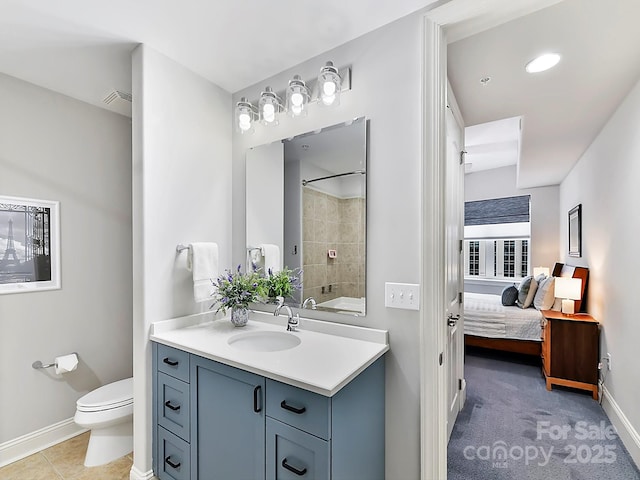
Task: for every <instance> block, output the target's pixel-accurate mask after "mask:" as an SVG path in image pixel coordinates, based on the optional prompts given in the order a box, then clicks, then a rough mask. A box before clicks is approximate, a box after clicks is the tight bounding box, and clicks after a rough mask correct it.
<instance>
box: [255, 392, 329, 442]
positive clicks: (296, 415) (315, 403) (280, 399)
mask: <svg viewBox="0 0 640 480" xmlns="http://www.w3.org/2000/svg"><path fill="white" fill-rule="evenodd" d="M266 397H267V409H266V413H267V416H269V417H272V418H275V419H278V420H280V421H281V422H284V423H286V424H289V425H291V426H293V427H296V428H299V429H300V430H304V431H305V432H309V433H311V434H313V435H315V436H317V437H320V438H324V439H326V440H328V439H329V438H331V432H330V425H331V399H330V398H329V397H324V396H322V395H319V394H317V393H313V392H309V391H308V390H302V389H301V388H297V387H292V386H291V385H286V384H284V383H280V382H276V381H274V380H267V395H266Z"/></svg>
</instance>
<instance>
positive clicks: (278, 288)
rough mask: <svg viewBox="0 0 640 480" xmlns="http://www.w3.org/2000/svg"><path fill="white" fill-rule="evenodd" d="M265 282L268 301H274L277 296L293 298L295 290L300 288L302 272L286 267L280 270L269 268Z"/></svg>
mask: <svg viewBox="0 0 640 480" xmlns="http://www.w3.org/2000/svg"><path fill="white" fill-rule="evenodd" d="M263 282H264V294H265V296H266V297H267V301H269V302H274V301H275V299H276V298H277V297H282V298H291V297H293V293H294V292H295V290H298V289H300V272H299V271H295V270H291V269H289V268H286V267H285V268H284V269H282V270H280V271H279V272H273V271H272V270H271V269H269V270H268V271H267V274H266V275H265V276H264V278H263Z"/></svg>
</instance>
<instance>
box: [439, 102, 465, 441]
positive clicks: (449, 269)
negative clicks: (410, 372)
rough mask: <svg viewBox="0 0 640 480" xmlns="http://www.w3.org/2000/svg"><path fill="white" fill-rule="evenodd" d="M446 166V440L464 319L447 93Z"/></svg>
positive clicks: (459, 376) (460, 200) (460, 375)
mask: <svg viewBox="0 0 640 480" xmlns="http://www.w3.org/2000/svg"><path fill="white" fill-rule="evenodd" d="M448 96H449V102H448V104H449V106H448V108H447V112H446V137H447V142H446V148H447V150H446V152H447V157H446V165H445V185H446V188H445V194H444V195H445V201H444V204H445V252H446V253H445V255H446V257H445V289H444V290H445V296H446V297H445V301H446V303H445V305H446V311H445V314H446V317H447V318H446V320H447V325H448V331H447V343H446V351H445V359H446V364H445V365H446V366H447V394H448V395H447V401H448V403H447V408H448V418H447V438H449V437H450V436H451V431H452V430H453V425H454V424H455V421H456V418H457V417H458V413H459V412H460V409H461V408H462V405H463V403H464V318H463V315H462V314H463V308H462V291H463V286H464V284H463V275H462V272H463V270H462V239H463V225H462V223H463V210H464V195H463V193H464V190H463V185H464V162H463V153H462V151H463V150H464V137H463V130H462V127H461V126H460V123H461V122H459V121H458V119H456V115H454V113H453V108H455V100H454V99H453V95H452V93H451V91H450V90H449V92H448Z"/></svg>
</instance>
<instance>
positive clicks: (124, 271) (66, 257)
mask: <svg viewBox="0 0 640 480" xmlns="http://www.w3.org/2000/svg"><path fill="white" fill-rule="evenodd" d="M0 105H1V106H2V107H1V108H0V172H2V173H1V174H0V194H3V195H13V196H22V197H29V198H37V199H45V200H58V201H59V202H60V219H61V225H60V232H61V274H62V289H60V290H52V291H46V292H36V293H20V294H9V295H0V365H2V368H0V444H2V443H3V442H5V441H8V440H11V439H15V438H16V437H19V436H22V435H25V434H28V433H32V432H34V431H36V430H39V429H42V428H44V427H48V426H50V425H52V424H54V423H57V422H61V421H63V420H67V419H70V418H71V417H73V415H74V413H75V402H76V400H77V399H78V398H79V397H80V396H82V395H84V394H85V393H87V392H88V391H89V390H92V389H94V388H96V387H98V386H100V385H102V384H105V383H109V382H112V381H115V380H119V379H122V378H125V377H130V376H131V370H132V346H131V319H132V295H131V121H130V119H129V118H126V117H123V116H120V115H117V114H115V113H111V112H107V111H106V110H102V109H100V108H96V107H93V106H90V105H88V104H85V103H83V102H80V101H77V100H73V99H71V98H69V97H65V96H63V95H60V94H58V93H54V92H52V91H49V90H45V89H43V88H40V87H36V86H34V85H31V84H29V83H25V82H23V81H20V80H17V79H15V78H12V77H8V76H5V75H1V74H0ZM5 233H6V232H5ZM3 253H4V252H0V254H3ZM70 352H78V355H79V357H80V365H79V367H78V370H76V371H74V372H71V373H69V374H66V375H64V376H62V377H61V378H59V379H57V378H54V377H55V375H53V374H52V373H51V372H52V371H51V370H48V371H47V372H44V371H37V370H34V369H32V368H31V363H32V362H34V361H35V360H41V361H43V362H46V363H48V362H51V361H53V358H54V357H55V356H57V355H62V354H66V353H70Z"/></svg>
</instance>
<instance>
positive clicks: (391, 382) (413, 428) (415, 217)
mask: <svg viewBox="0 0 640 480" xmlns="http://www.w3.org/2000/svg"><path fill="white" fill-rule="evenodd" d="M423 42H424V39H423V35H422V16H420V15H411V16H409V17H406V18H404V19H401V20H399V21H397V22H395V23H392V24H390V25H387V26H385V27H382V28H381V29H379V30H376V31H374V32H372V33H370V34H367V35H364V36H362V37H360V38H358V39H356V40H354V41H351V42H349V43H347V44H345V45H343V46H341V47H338V48H336V49H334V50H332V51H329V52H327V53H324V54H322V55H320V56H318V57H315V58H313V59H310V60H309V61H306V62H304V63H303V64H301V65H298V66H297V67H295V68H293V69H291V70H287V71H285V72H282V73H281V74H279V75H277V76H275V77H272V78H268V79H265V80H264V81H263V82H260V83H259V84H258V85H255V86H253V87H250V88H247V89H245V90H242V91H240V92H237V93H236V94H234V95H233V100H234V102H236V101H237V100H238V99H239V98H240V97H241V96H247V97H248V98H249V99H251V100H255V99H257V98H258V96H259V94H260V91H261V89H263V88H264V87H265V86H267V85H270V86H272V87H273V88H274V90H276V91H278V90H281V89H283V88H284V87H285V86H286V84H287V82H288V80H289V79H290V78H291V77H292V76H293V75H294V74H299V75H301V76H302V78H303V79H311V78H315V76H317V74H318V72H319V70H320V68H321V67H322V66H323V65H324V64H325V62H326V61H327V60H332V61H333V62H334V64H335V65H336V66H338V67H343V66H347V65H351V66H352V73H353V88H352V90H351V91H350V92H346V93H344V94H343V96H342V99H341V105H340V107H339V108H337V109H327V108H322V107H321V106H318V105H312V106H311V107H310V109H309V115H308V116H307V117H305V118H301V119H291V118H288V117H285V118H281V122H280V125H279V126H277V127H275V128H269V129H267V128H265V127H262V126H257V127H256V131H255V133H254V134H253V135H240V134H238V133H234V136H233V200H234V201H233V258H234V261H235V262H234V263H238V262H241V261H242V260H243V256H244V248H245V244H244V240H245V227H244V217H245V203H244V195H245V194H244V191H245V188H244V182H245V161H244V159H245V152H246V150H247V148H249V147H252V146H255V145H260V144H264V143H268V142H270V141H273V140H276V139H280V138H285V137H290V136H293V135H298V134H301V133H304V132H308V131H311V130H315V129H317V128H320V127H325V126H328V125H333V124H336V123H339V122H344V121H346V120H349V119H353V118H356V117H359V116H366V117H367V118H368V119H369V120H370V125H369V167H368V172H367V182H368V187H367V208H368V210H367V234H368V236H367V316H366V317H364V318H362V317H361V318H356V317H349V316H346V315H338V314H334V315H333V316H331V315H330V314H326V315H327V316H328V317H327V318H331V320H332V321H336V322H342V323H352V324H357V325H363V326H369V327H374V328H383V329H387V330H389V337H390V342H391V351H390V352H389V353H388V354H387V363H386V402H387V403H386V409H387V410H386V452H385V453H386V476H387V478H389V479H413V478H418V477H419V471H420V393H419V388H420V387H419V386H420V376H419V374H420V365H419V314H418V312H411V311H404V310H396V309H394V310H391V309H387V308H385V306H384V283H385V282H410V283H418V282H419V280H420V263H419V258H420V251H419V250H420V232H421V230H420V225H421V218H420V198H421V196H420V171H421V168H420V164H421V140H420V139H421V125H422V117H421V100H420V99H421V98H422V96H421V92H422V83H421V76H422V67H421V66H422V65H423V63H424V62H423V58H422V55H423V49H422V45H423Z"/></svg>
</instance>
